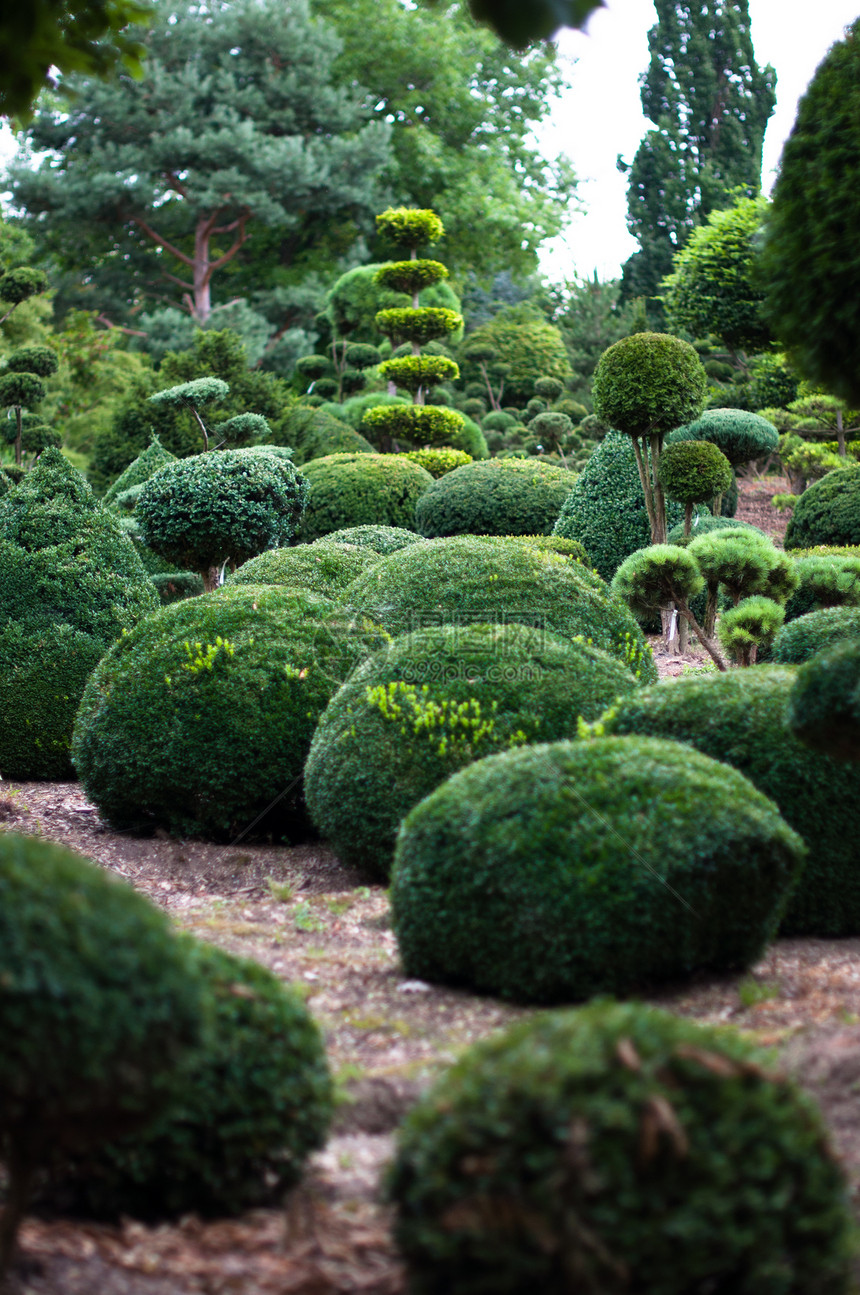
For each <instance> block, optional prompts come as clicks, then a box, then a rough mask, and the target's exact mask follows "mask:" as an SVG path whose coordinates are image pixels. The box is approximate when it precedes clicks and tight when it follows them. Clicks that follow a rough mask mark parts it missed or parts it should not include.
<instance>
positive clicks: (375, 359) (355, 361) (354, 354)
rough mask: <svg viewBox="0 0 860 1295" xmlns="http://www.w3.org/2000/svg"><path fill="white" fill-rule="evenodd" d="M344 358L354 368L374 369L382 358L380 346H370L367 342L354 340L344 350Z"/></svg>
mask: <svg viewBox="0 0 860 1295" xmlns="http://www.w3.org/2000/svg"><path fill="white" fill-rule="evenodd" d="M344 359H345V360H346V363H347V364H350V365H352V367H353V368H354V369H359V370H362V369H373V368H375V367H376V365H377V364H378V363H379V361H380V360H381V359H382V356H381V354H380V352H379V347H377V346H368V345H367V343H365V342H353V343H352V345H351V346H348V347H347V348H346V350H345V352H344Z"/></svg>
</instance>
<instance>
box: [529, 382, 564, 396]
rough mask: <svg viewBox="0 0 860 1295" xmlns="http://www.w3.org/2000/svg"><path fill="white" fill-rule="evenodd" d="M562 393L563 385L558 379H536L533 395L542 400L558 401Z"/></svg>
mask: <svg viewBox="0 0 860 1295" xmlns="http://www.w3.org/2000/svg"><path fill="white" fill-rule="evenodd" d="M563 393H564V383H563V382H560V381H559V379H558V378H538V380H537V382H536V383H535V395H536V396H540V398H541V399H542V400H550V401H552V400H558V399H559V397H560V396H561V395H562V394H563Z"/></svg>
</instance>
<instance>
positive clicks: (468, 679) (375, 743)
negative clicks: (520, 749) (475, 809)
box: [305, 624, 636, 876]
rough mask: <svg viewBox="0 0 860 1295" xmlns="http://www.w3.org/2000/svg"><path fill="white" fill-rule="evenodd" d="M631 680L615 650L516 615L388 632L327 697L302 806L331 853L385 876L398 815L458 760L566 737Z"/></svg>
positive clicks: (459, 763) (630, 686) (461, 763)
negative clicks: (383, 643) (501, 621)
mask: <svg viewBox="0 0 860 1295" xmlns="http://www.w3.org/2000/svg"><path fill="white" fill-rule="evenodd" d="M635 687H636V683H635V680H634V679H633V677H632V675H631V674H630V671H629V670H627V669H626V668H625V667H624V666H623V665H622V664H621V662H620V661H617V660H615V659H614V658H612V657H610V656H608V655H607V654H606V653H605V652H600V651H598V650H597V649H596V648H590V647H586V646H585V645H584V644H581V643H571V642H570V641H569V640H566V639H561V638H558V637H557V636H556V635H555V634H550V633H547V632H546V631H545V630H542V629H533V628H531V627H530V626H526V625H517V624H511V625H470V626H459V625H444V626H439V627H437V628H436V629H425V630H418V631H416V633H414V634H410V635H407V636H405V637H404V638H400V639H395V641H394V642H393V643H391V644H389V645H388V646H387V647H385V648H382V649H380V651H379V652H377V653H376V654H375V655H374V656H372V657H371V658H370V659H369V660H368V661H365V663H364V665H362V666H360V667H359V669H358V670H356V671H355V672H354V673H353V674H352V675H350V677H349V679H348V680H347V682H346V683H345V684H344V685H343V687H342V688H341V689H340V691H339V692H337V693H336V694H335V696H334V697H333V698H332V700H331V701H330V702H329V704H328V706H327V707H326V710H325V711H324V712H323V716H322V718H321V720H320V723H319V726H318V728H317V731H316V734H315V735H314V740H313V744H312V746H311V752H310V756H309V758H308V763H307V765H306V767H305V794H306V796H307V802H308V809H309V811H310V814H311V817H312V819H313V821H314V823H315V824H316V826H317V827H318V828H319V830H320V832H321V834H322V835H323V836H324V837H326V838H327V839H328V840H330V841H331V842H332V844H333V845H334V847H335V849H336V851H337V853H338V857H339V858H340V860H341V862H343V863H347V864H351V865H354V866H356V867H360V868H366V869H368V870H369V871H372V872H375V873H377V874H379V875H382V876H387V875H388V872H389V869H390V866H391V857H392V854H393V852H394V841H395V837H396V835H397V829H398V827H399V826H400V822H401V819H403V818H404V817H405V815H406V814H407V813H408V811H409V810H410V809H411V808H412V807H413V805H416V804H417V803H418V801H419V800H422V799H423V797H424V796H426V795H428V793H429V792H431V791H432V790H433V789H434V787H437V786H438V785H439V784H440V783H441V782H444V781H445V779H446V778H447V777H448V776H449V775H450V774H452V773H454V772H455V771H456V770H457V769H461V768H462V767H463V766H464V765H466V764H470V763H471V762H472V761H474V760H478V759H480V758H481V757H482V756H485V755H491V754H492V753H493V752H495V751H502V750H505V749H507V748H508V747H513V746H520V745H522V744H523V743H525V742H552V741H556V740H557V739H559V738H565V737H575V736H576V732H577V721H578V719H579V717H580V716H581V717H582V718H583V719H585V720H592V719H596V718H597V716H598V715H599V714H601V712H602V711H603V710H604V709H605V707H606V706H607V705H609V704H610V703H611V701H612V700H613V699H614V698H615V697H616V696H619V695H621V694H622V693H626V692H630V691H632V690H633V688H635Z"/></svg>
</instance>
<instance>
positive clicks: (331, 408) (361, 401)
mask: <svg viewBox="0 0 860 1295" xmlns="http://www.w3.org/2000/svg"><path fill="white" fill-rule="evenodd" d="M408 404H409V401H408V400H407V399H406V397H405V396H392V395H389V393H388V392H387V391H363V392H362V393H361V394H360V395H358V396H351V397H350V398H349V400H345V401H344V402H343V404H342V405H338V404H335V403H334V402H333V401H332V402H331V403H330V404H326V405H323V406H322V410H321V412H322V413H323V414H328V415H329V416H330V417H332V418H337V419H339V420H340V421H341V422H344V423H348V424H349V426H350V427H352V428H353V429H354V430H355V431H356V432H357V431H359V430H360V429H361V424H362V422H363V420H364V415H365V414H366V413H367V411H368V409H374V408H375V407H376V406H378V405H408Z"/></svg>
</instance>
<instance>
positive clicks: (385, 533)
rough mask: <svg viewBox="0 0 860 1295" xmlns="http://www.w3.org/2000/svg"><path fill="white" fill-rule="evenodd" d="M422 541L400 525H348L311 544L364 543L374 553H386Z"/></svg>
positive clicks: (415, 533) (421, 542)
mask: <svg viewBox="0 0 860 1295" xmlns="http://www.w3.org/2000/svg"><path fill="white" fill-rule="evenodd" d="M423 543H424V541H423V539H422V538H421V536H420V535H418V534H417V532H416V531H407V530H404V529H403V528H402V527H400V526H350V527H347V528H346V529H345V530H342V531H330V532H329V533H328V534H327V535H323V536H321V537H320V539H318V540H314V542H313V544H312V545H311V547H312V548H316V547H317V545H319V544H358V545H359V546H361V545H366V546H367V547H368V548H370V549H373V550H374V552H376V553H381V554H383V555H387V554H389V553H396V552H397V551H398V549H405V548H407V547H408V545H410V544H423Z"/></svg>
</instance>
